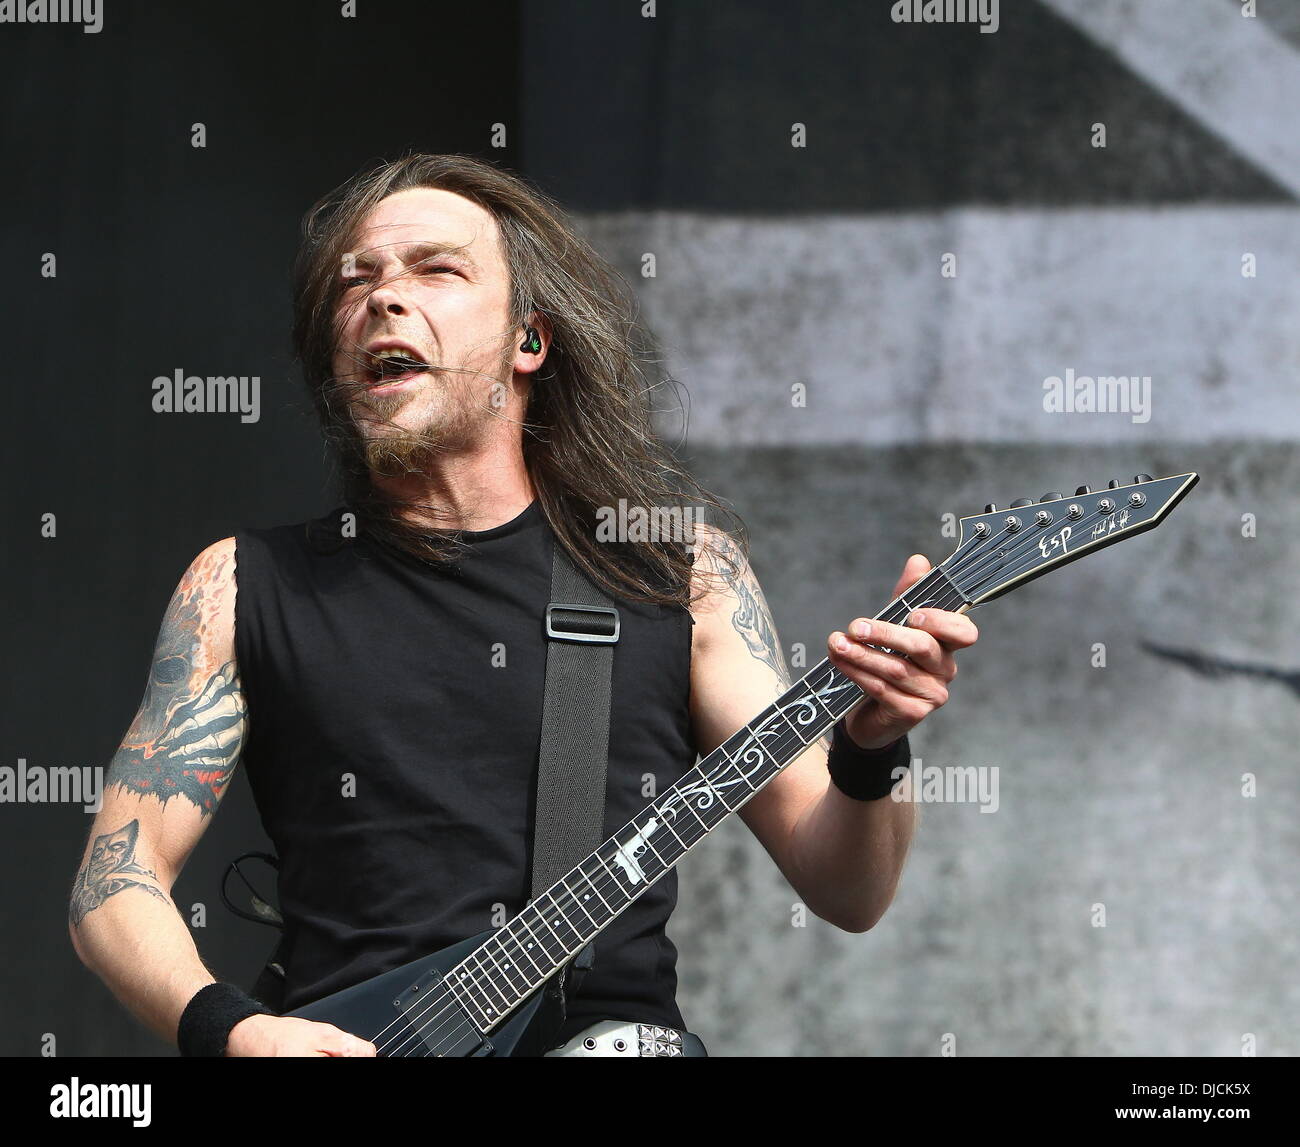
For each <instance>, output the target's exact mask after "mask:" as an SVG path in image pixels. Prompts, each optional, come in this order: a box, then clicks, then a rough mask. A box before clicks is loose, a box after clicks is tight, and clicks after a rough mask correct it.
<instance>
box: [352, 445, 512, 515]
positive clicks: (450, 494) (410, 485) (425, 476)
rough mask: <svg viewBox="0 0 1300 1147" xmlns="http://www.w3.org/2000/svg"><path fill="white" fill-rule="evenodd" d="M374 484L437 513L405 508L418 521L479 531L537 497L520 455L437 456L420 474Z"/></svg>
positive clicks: (375, 480) (376, 480) (394, 495)
mask: <svg viewBox="0 0 1300 1147" xmlns="http://www.w3.org/2000/svg"><path fill="white" fill-rule="evenodd" d="M372 482H373V484H374V486H375V489H376V490H378V491H379V492H380V493H382V494H385V495H387V496H389V497H392V498H395V499H398V500H400V501H403V502H416V503H419V504H421V505H427V506H433V507H435V508H436V509H438V510H440V511H441V514H439V515H438V516H436V517H432V516H428V515H425V514H421V513H420V512H419V511H418V510H414V509H412V510H410V511H406V512H405V516H408V517H409V518H410V519H411V520H412V521H413V522H415V523H416V524H419V525H424V526H428V527H432V528H435V529H443V530H471V531H474V532H481V531H483V530H491V529H494V528H495V527H497V526H501V525H504V524H505V523H506V522H509V521H512V520H513V519H515V518H517V517H518V516H519V515H520V514H521V513H523V512H524V510H526V509H527V508H528V506H529V505H530V504H531V503H532V502H533V500H534V499H535V498H536V496H537V494H536V491H535V490H534V488H533V483H532V480H531V479H530V478H529V475H528V469H527V467H526V466H525V465H524V459H523V455H522V454H520V453H519V452H517V451H516V452H513V453H511V454H507V455H502V454H501V453H496V454H494V455H490V456H486V457H468V458H467V457H459V458H457V457H452V458H441V459H438V461H437V462H436V464H435V465H433V466H431V467H430V468H429V469H428V470H426V471H424V472H423V473H420V474H408V475H403V476H402V477H400V478H372Z"/></svg>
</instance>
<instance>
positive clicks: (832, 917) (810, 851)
mask: <svg viewBox="0 0 1300 1147" xmlns="http://www.w3.org/2000/svg"><path fill="white" fill-rule="evenodd" d="M910 792H911V778H910V776H909V777H905V778H904V779H903V780H902V781H901V782H900V784H899V785H898V786H897V788H896V789H895V793H894V795H900V794H901V795H903V796H907V795H910ZM894 795H891V796H886V797H882V798H880V799H879V800H871V801H859V800H854V799H853V798H852V797H848V796H845V795H844V794H843V793H842V792H840V790H839V789H838V788H836V787H835V785H834V784H830V783H828V784H827V787H826V791H825V793H824V794H823V795H822V796H821V797H820V798H818V799H814V800H812V801H810V802H809V804H808V807H807V808H806V809H805V811H804V813H803V815H802V816H801V817H800V818H799V820H798V822H797V824H796V825H795V828H794V832H793V833H792V835H791V840H790V857H791V865H790V880H791V883H792V884H793V885H794V887H795V890H796V891H797V892H798V893H799V894H800V895H801V896H802V897H803V899H804V901H805V903H807V905H808V907H809V908H811V909H812V910H813V911H814V912H815V913H816V914H817V915H818V916H820V917H822V919H824V920H829V921H830V922H831V923H832V924H835V925H836V926H838V927H840V928H844V929H847V930H848V931H850V932H865V931H866V930H867V929H868V928H871V927H873V926H874V925H875V923H876V922H877V921H878V920H879V919H880V918H881V916H883V915H884V913H885V909H886V908H888V907H889V905H890V902H891V901H892V900H893V898H894V892H895V890H896V889H897V887H898V879H899V877H900V875H901V874H902V871H903V863H904V861H905V860H906V859H907V852H908V848H909V847H910V845H911V842H912V835H913V833H914V832H915V828H916V805H915V804H914V803H913V802H912V801H911V800H906V799H905V800H895V799H894Z"/></svg>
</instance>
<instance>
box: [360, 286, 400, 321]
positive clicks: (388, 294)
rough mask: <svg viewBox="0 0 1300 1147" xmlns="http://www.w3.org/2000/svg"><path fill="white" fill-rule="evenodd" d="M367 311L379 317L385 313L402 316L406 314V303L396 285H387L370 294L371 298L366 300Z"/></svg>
mask: <svg viewBox="0 0 1300 1147" xmlns="http://www.w3.org/2000/svg"><path fill="white" fill-rule="evenodd" d="M366 310H367V311H369V312H370V314H371V315H378V314H380V313H381V312H383V311H386V312H388V314H390V315H402V314H405V313H406V303H405V302H404V301H403V300H402V295H401V292H400V291H398V289H397V284H396V283H385V284H384V285H383V286H381V287H376V288H375V290H373V291H371V292H370V297H369V298H368V299H366Z"/></svg>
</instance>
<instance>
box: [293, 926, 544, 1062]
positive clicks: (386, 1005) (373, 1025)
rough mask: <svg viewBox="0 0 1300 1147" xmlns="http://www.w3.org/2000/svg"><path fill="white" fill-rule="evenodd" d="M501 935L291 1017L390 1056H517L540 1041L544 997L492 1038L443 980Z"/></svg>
mask: <svg viewBox="0 0 1300 1147" xmlns="http://www.w3.org/2000/svg"><path fill="white" fill-rule="evenodd" d="M492 935H493V932H492V931H491V930H489V931H487V932H484V933H482V934H481V935H479V936H474V937H471V938H470V939H468V940H462V941H461V942H460V943H459V944H453V945H451V947H449V948H444V949H442V951H440V952H435V953H434V954H433V955H431V956H422V957H420V958H419V959H418V960H412V961H411V962H410V963H409V964H403V965H402V966H401V967H400V968H394V969H393V970H392V971H389V972H384V973H382V974H381V975H378V976H375V977H373V978H372V979H369V980H366V981H364V982H363V983H360V984H354V985H353V986H352V987H350V988H344V989H343V991H341V992H335V993H334V994H333V995H331V996H325V997H323V998H322V999H319V1000H316V1001H315V1002H314V1003H310V1004H305V1005H304V1006H303V1007H300V1008H297V1009H295V1010H294V1011H292V1012H287V1013H285V1014H286V1015H290V1016H295V1017H297V1018H298V1019H304V1020H316V1021H317V1022H318V1023H330V1024H333V1025H334V1026H335V1027H337V1028H342V1029H343V1030H344V1031H346V1032H352V1033H353V1034H354V1035H359V1036H361V1037H362V1038H363V1039H368V1040H370V1041H371V1042H373V1043H374V1044H375V1046H376V1047H377V1048H378V1049H379V1054H380V1055H381V1056H385V1057H395V1056H430V1057H432V1056H450V1057H463V1056H476V1055H499V1056H509V1055H514V1054H516V1053H517V1052H518V1053H522V1054H539V1052H536V1051H533V1052H531V1053H530V1052H527V1051H524V1048H525V1047H528V1046H530V1045H532V1044H533V1043H534V1041H533V1039H532V1038H531V1037H532V1036H533V1035H534V1034H535V1033H534V1032H532V1031H530V1028H532V1026H533V1024H534V1023H535V1022H536V1021H538V1020H539V1016H538V1010H539V1008H540V1007H541V1004H542V1000H543V992H542V991H540V990H539V991H537V992H534V993H533V995H532V996H531V997H530V998H529V999H527V1000H525V1001H524V1002H523V1003H522V1004H520V1005H519V1007H518V1008H517V1009H516V1010H515V1011H514V1013H513V1014H512V1015H511V1016H510V1017H509V1018H508V1019H507V1020H506V1021H505V1022H504V1023H503V1024H501V1025H500V1027H499V1028H498V1029H496V1030H494V1031H492V1032H491V1033H490V1035H489V1036H488V1037H487V1038H484V1037H483V1036H482V1035H480V1034H479V1032H478V1029H477V1028H475V1027H474V1025H473V1024H471V1023H470V1021H469V1018H468V1016H467V1015H466V1014H465V1012H464V1010H463V1009H462V1008H461V1007H460V1005H459V1004H457V1002H456V1000H455V999H454V997H453V995H452V993H451V991H450V989H449V988H448V987H447V986H446V984H445V983H444V982H443V977H444V976H446V974H447V973H448V972H450V971H451V970H452V968H454V967H455V966H456V965H457V964H459V963H460V962H461V961H462V960H463V959H464V958H465V957H466V956H468V955H469V954H470V953H471V952H473V951H474V950H475V949H476V948H478V947H479V946H480V945H481V944H483V943H484V942H485V941H486V940H487V939H489V938H490V937H491V936H492Z"/></svg>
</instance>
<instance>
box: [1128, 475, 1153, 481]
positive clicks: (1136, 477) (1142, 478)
mask: <svg viewBox="0 0 1300 1147" xmlns="http://www.w3.org/2000/svg"><path fill="white" fill-rule="evenodd" d="M1133 481H1134V482H1135V483H1136V482H1154V481H1155V479H1154V478H1152V477H1151V475H1150V474H1134V475H1133Z"/></svg>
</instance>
